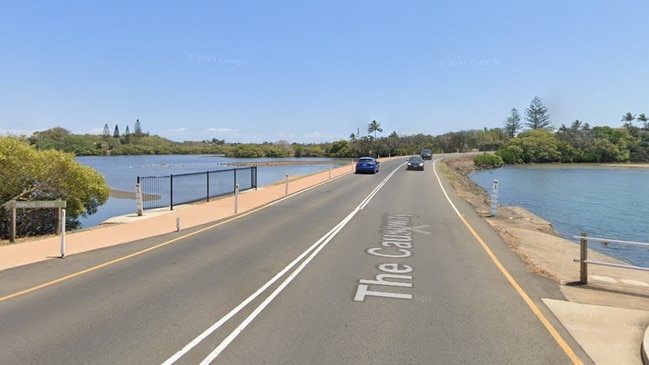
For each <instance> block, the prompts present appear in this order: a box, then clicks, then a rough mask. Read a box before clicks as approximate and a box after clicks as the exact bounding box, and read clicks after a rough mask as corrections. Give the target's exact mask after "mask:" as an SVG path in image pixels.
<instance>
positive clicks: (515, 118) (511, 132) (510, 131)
mask: <svg viewBox="0 0 649 365" xmlns="http://www.w3.org/2000/svg"><path fill="white" fill-rule="evenodd" d="M521 127H522V125H521V115H520V114H519V113H518V110H516V108H513V109H512V115H511V116H510V117H509V118H507V120H506V121H505V133H507V137H509V138H514V137H516V133H517V132H518V131H519V130H520V129H521Z"/></svg>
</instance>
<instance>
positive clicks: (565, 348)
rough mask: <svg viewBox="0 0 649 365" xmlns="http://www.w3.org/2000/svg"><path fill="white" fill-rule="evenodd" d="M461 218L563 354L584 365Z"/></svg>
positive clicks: (461, 217) (463, 220)
mask: <svg viewBox="0 0 649 365" xmlns="http://www.w3.org/2000/svg"><path fill="white" fill-rule="evenodd" d="M459 217H460V219H461V220H462V222H463V223H464V225H465V226H466V227H467V228H468V229H469V231H471V234H472V235H473V237H475V239H476V240H478V242H480V245H481V246H482V248H483V249H484V250H485V251H486V252H487V255H489V257H490V258H491V261H493V263H494V264H496V267H498V269H499V270H500V272H501V273H502V274H503V275H504V276H505V278H507V281H509V283H510V284H511V285H512V286H513V287H514V289H515V290H516V292H518V295H520V296H521V298H523V300H524V301H525V303H527V305H528V307H530V309H531V310H532V312H533V313H534V314H535V315H536V317H537V318H538V319H539V321H541V323H542V324H543V326H544V327H545V328H546V329H547V330H548V332H550V335H552V337H553V338H554V340H555V341H556V342H557V344H559V346H560V347H561V348H562V349H563V352H565V353H566V355H568V357H569V358H570V360H572V363H573V364H583V362H582V361H581V360H580V359H579V357H578V356H577V354H575V352H574V351H573V350H572V348H571V347H570V345H568V343H567V342H566V341H565V340H564V339H563V337H561V335H560V334H559V332H557V330H556V329H555V328H554V326H552V324H551V323H550V321H548V319H547V318H546V317H545V315H543V313H541V310H540V309H539V307H538V306H537V305H536V304H535V303H534V302H533V301H532V299H531V298H530V297H529V295H527V293H526V292H525V291H524V290H523V288H521V287H520V285H518V283H517V282H516V280H515V279H514V278H513V277H512V276H511V274H509V271H507V269H505V267H504V266H503V264H501V263H500V261H499V260H498V258H497V257H496V255H495V254H494V253H493V251H491V249H490V248H489V246H487V244H486V243H485V242H484V241H483V240H482V238H481V237H480V236H479V235H478V233H477V232H476V231H475V230H474V229H473V227H471V225H470V224H469V222H467V220H466V219H465V218H464V216H462V215H460V216H459Z"/></svg>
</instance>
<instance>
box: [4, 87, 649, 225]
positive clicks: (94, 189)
mask: <svg viewBox="0 0 649 365" xmlns="http://www.w3.org/2000/svg"><path fill="white" fill-rule="evenodd" d="M620 121H621V122H622V125H621V126H619V127H609V126H595V127H591V126H590V125H589V124H588V123H585V122H582V121H579V120H575V121H574V122H572V123H571V124H570V125H569V126H566V125H564V124H562V125H561V126H560V127H558V128H555V127H554V126H553V124H552V122H551V119H550V115H549V113H548V110H547V108H546V107H545V106H544V105H543V103H542V101H541V100H540V98H538V97H534V98H533V99H532V101H531V103H530V106H529V107H528V108H527V109H526V110H525V112H524V114H523V116H522V117H521V114H520V113H519V112H518V111H517V109H515V108H514V109H512V110H511V113H510V115H509V116H508V117H507V118H505V120H504V123H503V127H502V128H492V129H487V128H483V129H475V130H464V131H459V132H449V133H445V134H442V135H438V136H432V135H427V134H422V133H420V134H416V135H407V136H399V135H397V133H396V132H392V133H390V134H389V135H387V136H385V137H381V136H379V134H380V133H383V127H382V126H381V123H380V122H379V121H376V120H373V121H371V122H370V123H368V125H367V134H361V133H360V130H358V131H357V132H356V133H351V135H350V136H349V138H348V139H346V140H339V141H334V142H330V143H329V142H327V143H312V144H301V143H289V142H288V141H278V142H264V143H260V144H247V143H226V141H225V140H219V139H214V138H213V139H212V140H203V141H186V142H174V141H170V140H168V139H165V138H162V137H159V136H155V135H150V134H149V133H148V132H147V133H145V132H143V131H142V126H141V123H140V121H139V120H136V123H135V126H134V132H133V133H131V132H130V129H129V127H128V126H127V127H126V129H125V132H124V133H123V134H121V133H120V132H119V128H118V127H117V126H115V128H114V130H113V133H112V134H111V133H110V128H109V126H108V125H107V124H106V125H105V126H104V132H103V133H102V134H101V135H91V134H84V135H76V134H72V133H71V132H70V131H68V130H66V129H64V128H62V127H55V128H52V129H48V130H45V131H38V132H34V133H33V134H32V135H31V136H29V137H26V136H7V137H0V181H2V184H0V204H5V203H6V202H8V201H9V200H12V199H16V200H56V199H61V200H65V201H67V204H68V208H67V213H68V214H67V221H66V226H67V228H68V229H74V228H77V227H78V225H79V223H78V217H79V216H80V215H88V214H93V213H94V212H96V210H97V207H98V206H100V205H102V204H104V203H105V202H106V200H107V199H108V194H109V187H108V186H107V185H106V182H105V179H104V177H103V176H102V175H101V174H99V173H98V172H97V171H95V170H93V169H91V168H89V167H85V166H83V165H81V164H79V163H77V162H76V160H75V159H74V156H81V155H142V154H222V155H224V156H227V157H247V158H251V157H252V158H259V157H275V158H281V157H330V158H357V157H360V156H375V157H382V156H405V155H413V154H419V153H420V151H421V150H422V149H430V150H431V151H433V153H454V152H471V151H473V152H478V151H484V152H494V151H495V153H485V154H479V155H477V156H476V160H475V161H476V164H477V165H478V166H479V167H498V166H502V165H504V164H517V163H545V162H561V163H578V162H597V163H602V162H649V123H648V121H647V118H646V115H645V114H644V113H641V114H638V115H636V114H632V113H630V112H629V113H625V114H624V115H623V116H622V118H621V120H620ZM634 122H638V123H639V125H636V124H635V123H634ZM20 214H21V215H20V216H19V217H18V227H17V228H18V232H17V233H18V235H19V236H25V235H39V234H47V233H51V232H54V229H55V227H54V222H55V220H54V219H53V217H52V214H53V213H52V210H47V209H44V210H40V211H37V212H33V211H32V212H29V214H27V213H25V212H23V213H20ZM8 224H9V217H8V214H7V211H6V209H0V237H2V238H6V237H7V236H8V232H9V229H8V228H9V226H8Z"/></svg>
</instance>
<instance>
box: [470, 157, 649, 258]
mask: <svg viewBox="0 0 649 365" xmlns="http://www.w3.org/2000/svg"><path fill="white" fill-rule="evenodd" d="M470 177H471V179H472V180H473V181H474V182H475V183H477V184H478V185H480V186H482V187H483V188H485V189H486V190H487V191H488V192H489V193H491V190H492V186H493V180H494V179H497V180H498V182H499V186H498V203H499V204H501V205H511V206H519V207H522V208H525V209H526V210H528V211H530V212H532V213H534V214H536V215H538V216H539V217H541V218H543V219H545V220H546V221H548V222H550V223H552V225H553V226H554V229H555V230H556V231H557V233H558V234H559V235H561V236H562V237H564V238H566V239H570V240H571V241H575V242H578V240H575V239H574V238H573V236H579V235H580V234H581V232H586V234H587V235H588V236H590V237H598V238H607V239H614V240H623V241H636V242H649V194H647V192H648V188H649V169H648V168H614V167H598V166H575V165H538V166H537V165H533V166H506V167H502V168H499V169H494V170H483V171H478V172H474V173H472V174H471V175H470ZM599 246H600V245H599V244H594V247H593V248H596V247H599ZM599 250H600V251H602V252H605V253H607V254H608V255H610V256H613V257H616V258H618V259H621V260H624V261H627V262H629V263H632V264H634V265H640V266H646V267H649V249H646V248H633V247H631V246H619V245H614V244H610V245H609V246H608V247H601V248H600V249H599Z"/></svg>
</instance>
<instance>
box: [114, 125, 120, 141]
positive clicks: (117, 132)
mask: <svg viewBox="0 0 649 365" xmlns="http://www.w3.org/2000/svg"><path fill="white" fill-rule="evenodd" d="M113 137H115V138H119V127H118V126H117V124H115V131H114V132H113Z"/></svg>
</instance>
